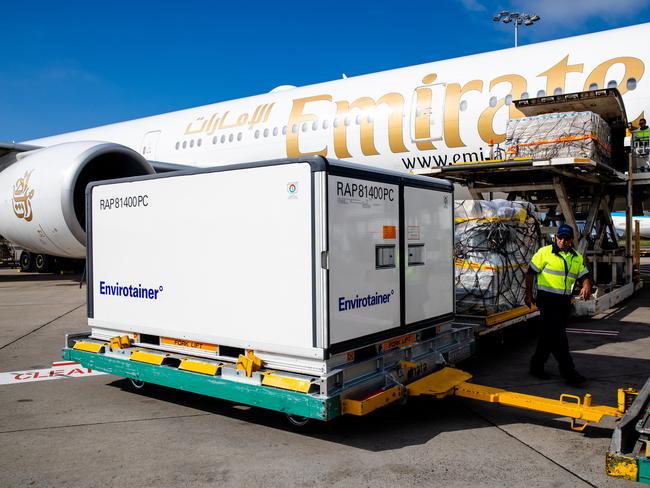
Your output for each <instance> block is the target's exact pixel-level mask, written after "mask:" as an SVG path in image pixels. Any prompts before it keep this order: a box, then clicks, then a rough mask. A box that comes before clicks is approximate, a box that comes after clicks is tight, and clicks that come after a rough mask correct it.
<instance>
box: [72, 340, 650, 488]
mask: <svg viewBox="0 0 650 488" xmlns="http://www.w3.org/2000/svg"><path fill="white" fill-rule="evenodd" d="M440 332H441V333H440V334H439V335H438V336H436V337H432V338H429V339H426V338H424V337H423V336H422V335H421V334H422V333H418V334H412V335H406V336H402V337H399V338H394V339H392V340H391V341H387V342H384V343H377V344H374V345H373V352H375V353H376V354H375V356H374V357H369V356H366V357H365V358H364V359H361V360H360V361H358V362H353V363H343V364H341V366H340V368H339V371H338V372H337V374H338V375H342V376H344V377H346V378H347V379H348V380H349V381H344V382H343V385H342V387H340V388H337V389H334V390H331V391H330V392H329V393H328V392H327V390H326V388H325V385H324V383H323V381H322V379H320V378H318V377H316V376H309V375H302V374H295V373H290V372H284V371H278V370H273V369H267V368H265V367H264V366H263V363H262V361H261V359H260V358H258V357H256V356H255V355H254V354H253V353H251V352H250V351H249V352H247V353H246V355H242V356H240V357H239V359H238V360H237V362H236V363H234V362H226V361H210V360H207V359H202V358H197V357H196V356H189V355H187V354H177V353H163V352H161V351H159V350H156V349H148V348H143V347H140V346H134V345H133V339H132V338H130V337H128V336H121V337H114V338H112V339H111V340H109V341H105V340H96V339H92V338H91V337H90V334H89V333H87V334H77V335H68V336H67V337H66V347H65V349H64V358H65V359H67V360H73V361H78V362H80V363H81V364H82V365H83V366H84V367H87V368H91V369H96V370H100V371H107V372H110V373H112V374H115V375H118V376H122V377H126V378H130V379H131V381H132V383H133V385H134V387H136V388H141V387H142V386H143V385H144V384H145V383H154V384H159V385H163V386H168V387H172V388H177V389H180V390H183V391H190V392H194V393H199V394H203V395H207V396H212V397H216V398H221V399H226V400H230V401H233V402H236V403H240V404H246V405H253V406H258V407H263V408H268V409H271V410H277V411H280V412H284V413H286V414H287V415H288V417H289V420H290V421H291V423H293V424H294V425H304V423H305V422H306V421H307V420H308V419H318V420H323V421H328V420H333V419H334V418H336V417H339V416H341V415H355V416H362V415H367V414H369V413H371V412H373V411H375V410H377V409H379V408H382V407H384V406H387V405H390V404H396V403H399V402H405V401H407V400H408V399H409V398H410V397H417V396H422V395H428V396H434V397H436V398H444V397H448V396H458V397H463V398H469V399H473V400H478V401H483V402H488V403H494V404H499V405H503V406H506V407H512V408H519V409H524V410H531V411H537V412H544V413H548V414H552V415H557V416H561V417H568V418H569V419H570V420H571V428H572V429H573V430H576V431H583V430H584V429H585V428H586V427H587V426H588V425H589V424H591V423H599V422H601V420H602V419H603V418H604V417H609V418H614V419H621V418H622V420H621V422H620V423H619V425H618V427H617V428H616V430H615V433H614V436H613V438H612V448H611V449H610V452H609V453H608V454H607V461H606V463H607V473H608V474H609V475H612V476H618V477H624V478H626V479H631V480H638V481H644V482H648V483H650V476H649V475H650V472H649V471H648V467H649V466H650V452H649V451H648V449H650V448H649V447H648V446H649V445H650V444H649V437H648V435H649V434H650V419H649V418H648V408H649V407H648V404H649V402H650V380H649V381H648V382H647V383H646V385H645V386H644V387H643V389H642V390H641V391H640V392H639V391H636V390H633V389H631V388H619V389H618V396H617V406H616V407H610V406H604V405H596V404H594V403H593V401H592V400H593V399H592V397H591V395H590V394H585V395H584V396H583V397H582V398H581V397H579V396H577V395H573V394H562V395H560V398H559V399H551V398H545V397H540V396H536V395H528V394H523V393H517V392H512V391H507V390H504V389H501V388H494V387H490V386H483V385H478V384H475V383H472V382H471V381H470V380H471V378H472V375H471V374H469V373H467V372H465V371H461V370H459V369H455V368H451V367H445V366H444V365H443V363H444V362H443V361H440V362H437V363H435V364H431V363H430V362H429V361H427V360H426V359H425V360H422V358H423V357H426V353H424V354H423V351H427V350H428V351H431V350H436V349H437V350H438V352H442V351H443V350H445V349H446V354H445V353H443V355H445V356H446V357H447V359H449V360H453V359H454V357H453V351H458V347H459V346H460V347H464V346H463V344H466V339H467V338H470V337H473V333H472V329H471V328H464V329H457V330H453V329H450V330H447V331H440ZM413 336H415V337H413ZM450 339H452V340H451V341H450ZM412 341H413V342H412ZM443 342H444V343H446V346H443V345H442V343H443ZM358 352H359V351H357V352H356V353H357V354H358ZM403 358H409V359H411V360H408V359H403ZM340 359H342V358H340ZM378 364H382V365H383V378H382V381H381V382H379V383H378V382H376V381H373V377H375V376H376V373H377V365H378ZM369 384H372V385H373V386H372V387H370V388H369V387H368V385H369ZM635 429H636V430H635ZM643 443H645V450H643V449H639V447H638V446H642V445H643Z"/></svg>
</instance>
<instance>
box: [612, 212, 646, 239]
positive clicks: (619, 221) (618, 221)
mask: <svg viewBox="0 0 650 488" xmlns="http://www.w3.org/2000/svg"><path fill="white" fill-rule="evenodd" d="M611 215H612V222H614V228H615V229H616V230H617V231H621V232H625V226H626V221H625V212H612V214H611ZM632 219H633V222H639V236H640V237H642V238H644V239H650V215H638V216H637V215H635V216H633V217H632ZM633 228H634V227H633Z"/></svg>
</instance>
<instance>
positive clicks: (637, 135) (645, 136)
mask: <svg viewBox="0 0 650 488" xmlns="http://www.w3.org/2000/svg"><path fill="white" fill-rule="evenodd" d="M634 139H635V140H637V141H648V140H650V127H646V128H645V129H637V130H635V131H634Z"/></svg>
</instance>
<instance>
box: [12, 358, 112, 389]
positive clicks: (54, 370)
mask: <svg viewBox="0 0 650 488" xmlns="http://www.w3.org/2000/svg"><path fill="white" fill-rule="evenodd" d="M102 374H106V373H102V372H101V371H93V370H92V369H88V368H84V367H83V366H82V365H81V364H79V363H77V362H74V361H56V362H53V363H52V367H51V368H47V369H30V370H24V371H20V370H14V371H7V372H6V373H0V385H12V384H16V383H31V382H33V381H48V380H60V379H65V378H85V377H87V376H97V375H102Z"/></svg>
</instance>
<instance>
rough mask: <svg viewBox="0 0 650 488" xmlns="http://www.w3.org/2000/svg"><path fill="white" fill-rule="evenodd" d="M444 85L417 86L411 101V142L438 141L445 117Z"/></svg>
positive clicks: (441, 133)
mask: <svg viewBox="0 0 650 488" xmlns="http://www.w3.org/2000/svg"><path fill="white" fill-rule="evenodd" d="M445 88H446V85H445V83H432V84H430V85H422V86H418V87H417V88H416V89H415V90H414V91H413V97H412V100H411V124H410V125H411V141H412V142H422V141H440V140H442V138H443V124H444V115H445Z"/></svg>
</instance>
